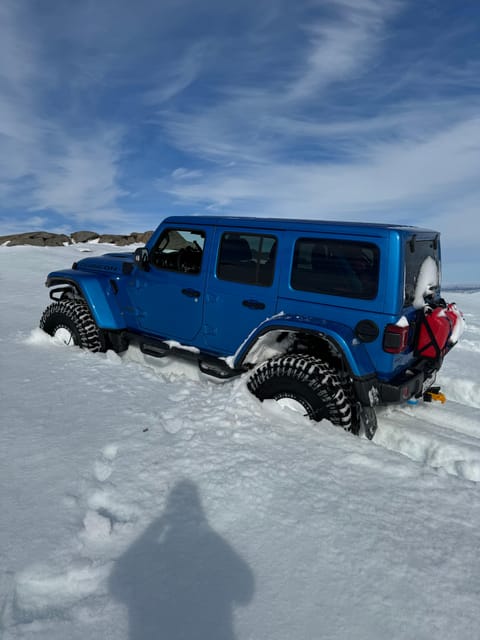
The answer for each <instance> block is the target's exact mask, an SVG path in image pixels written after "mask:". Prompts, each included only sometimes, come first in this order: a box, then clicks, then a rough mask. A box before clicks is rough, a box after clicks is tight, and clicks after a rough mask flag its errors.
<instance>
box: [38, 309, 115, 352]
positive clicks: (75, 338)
mask: <svg viewBox="0 0 480 640" xmlns="http://www.w3.org/2000/svg"><path fill="white" fill-rule="evenodd" d="M40 329H43V330H44V331H45V332H46V333H48V334H49V335H51V336H53V337H54V338H58V339H59V340H61V341H62V342H64V343H65V344H67V345H75V346H77V347H80V348H81V349H89V351H105V340H104V337H103V334H102V332H101V331H100V329H99V328H98V327H97V325H96V323H95V320H94V319H93V317H92V314H91V313H90V309H89V308H88V305H87V303H86V302H85V301H83V300H78V299H77V300H59V301H58V302H54V303H53V304H51V305H50V306H49V307H47V308H46V309H45V311H44V312H43V315H42V317H41V319H40Z"/></svg>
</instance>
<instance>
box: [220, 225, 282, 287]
mask: <svg viewBox="0 0 480 640" xmlns="http://www.w3.org/2000/svg"><path fill="white" fill-rule="evenodd" d="M276 250H277V240H276V238H274V237H272V236H263V235H254V234H250V233H231V232H228V233H224V234H223V236H222V239H221V242H220V251H219V255H218V262H217V276H218V278H220V280H229V281H230V282H241V283H244V284H255V285H260V286H263V287H269V286H270V285H271V284H272V282H273V273H274V266H275V257H276Z"/></svg>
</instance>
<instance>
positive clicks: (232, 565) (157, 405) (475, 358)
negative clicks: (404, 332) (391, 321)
mask: <svg viewBox="0 0 480 640" xmlns="http://www.w3.org/2000/svg"><path fill="white" fill-rule="evenodd" d="M90 247H91V249H92V252H93V253H95V254H101V253H103V252H105V251H108V250H109V248H108V247H105V246H102V245H90ZM80 250H81V249H79V248H78V247H75V246H70V247H54V248H43V247H4V248H0V300H1V303H2V309H3V312H2V314H1V316H0V343H1V344H0V346H1V360H0V372H1V378H0V394H1V396H0V402H1V404H0V406H1V430H0V487H1V489H0V492H1V493H0V496H1V497H0V509H1V511H0V514H1V519H0V597H1V599H0V616H1V617H0V635H1V637H2V639H4V640H19V639H35V640H37V639H38V640H46V639H48V640H65V639H66V638H68V639H72V640H80V639H82V640H84V639H85V638H88V639H89V640H97V639H98V640H100V639H102V640H103V639H109V638H115V640H122V639H128V640H139V639H142V640H147V639H150V638H168V639H169V640H177V639H179V638H184V639H187V638H188V639H189V640H193V639H194V638H201V639H202V640H206V639H207V638H208V639H210V640H224V639H227V638H228V639H229V640H232V639H235V640H257V639H258V640H263V639H266V638H275V639H276V640H292V639H295V640H312V639H315V638H328V639H329V640H330V639H331V640H345V639H349V638H356V639H357V640H377V639H378V640H384V638H386V637H389V638H392V639H395V640H403V639H405V640H411V639H412V638H415V639H416V640H427V639H428V640H431V639H432V638H435V639H436V640H447V639H448V640H451V639H452V638H464V637H465V638H475V637H477V636H478V628H479V624H480V607H479V606H478V601H479V593H480V577H479V576H480V556H479V554H478V549H479V545H480V498H479V491H478V489H479V485H478V484H477V483H479V482H480V375H479V372H480V320H479V317H480V293H470V294H467V293H459V292H456V293H455V298H456V300H455V301H456V302H457V304H458V307H459V308H460V309H461V310H462V311H463V312H464V314H465V318H466V321H467V326H466V329H465V333H464V336H463V338H462V340H461V341H460V342H459V343H458V345H456V346H455V348H454V349H453V350H452V351H451V353H450V354H448V356H447V358H446V361H445V365H444V368H443V369H442V371H441V372H440V375H439V377H438V380H437V382H438V383H439V384H441V385H442V391H443V392H444V393H446V395H447V398H448V401H447V403H446V404H445V405H441V404H439V403H432V404H427V403H419V404H418V405H416V406H410V405H404V406H401V407H388V408H382V409H380V410H379V412H378V415H379V429H378V432H377V434H376V436H375V439H374V440H373V441H372V442H369V441H367V440H365V439H359V438H355V437H354V436H351V435H350V434H347V433H345V432H343V431H341V430H339V429H338V428H335V427H333V426H332V425H330V424H324V423H322V424H320V425H315V424H313V423H311V422H309V421H308V420H306V419H305V418H303V417H302V416H300V415H299V414H298V413H297V412H295V411H292V410H289V407H288V406H286V407H284V408H283V409H282V408H281V407H279V406H278V405H277V404H276V403H264V404H263V405H262V404H260V403H259V402H258V401H257V400H256V399H255V398H253V397H252V396H250V395H249V393H248V391H247V389H246V385H245V380H244V379H235V380H233V381H230V382H228V383H224V384H221V385H219V384H216V383H214V382H210V381H208V380H207V379H206V378H205V376H202V375H200V374H199V372H198V370H197V369H196V368H195V367H194V366H193V365H190V364H187V363H185V362H178V361H174V360H172V359H170V358H168V357H167V358H162V359H158V360H155V359H153V358H151V357H149V356H145V355H143V354H142V353H141V352H140V351H139V350H138V349H130V350H129V351H128V352H127V353H126V354H125V355H123V356H122V357H120V356H118V355H117V354H115V353H112V352H108V353H106V354H92V353H89V352H84V351H81V350H79V349H77V348H71V347H66V346H64V345H62V344H61V343H60V342H59V341H55V340H53V339H52V338H50V337H48V336H46V335H45V334H44V333H43V332H41V331H40V330H39V329H38V328H37V326H38V320H39V318H40V315H41V313H42V311H43V309H44V307H45V306H46V305H47V304H48V302H49V300H48V294H47V291H46V289H45V287H44V286H43V283H44V280H45V276H46V274H47V273H48V272H49V271H50V270H52V269H56V268H60V267H63V266H68V265H70V264H71V263H72V262H73V261H74V260H75V258H77V257H78V251H80ZM443 295H444V297H445V298H447V299H449V298H450V296H449V295H448V292H443Z"/></svg>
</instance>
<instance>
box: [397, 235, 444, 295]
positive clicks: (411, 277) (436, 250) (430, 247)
mask: <svg viewBox="0 0 480 640" xmlns="http://www.w3.org/2000/svg"><path fill="white" fill-rule="evenodd" d="M429 258H431V259H432V260H433V261H434V263H435V265H436V272H437V273H436V288H437V290H438V289H439V287H440V243H439V240H438V238H432V239H431V240H416V239H415V237H413V238H412V239H411V240H410V241H408V242H407V243H406V247H405V305H406V306H409V305H411V304H413V303H414V300H415V295H416V294H418V293H419V292H418V287H422V285H423V283H422V282H420V280H419V276H420V273H421V269H422V265H424V264H425V262H426V261H428V259H429ZM432 284H433V283H432ZM420 293H422V292H420ZM432 293H433V291H432Z"/></svg>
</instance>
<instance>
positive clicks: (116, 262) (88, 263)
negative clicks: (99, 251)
mask: <svg viewBox="0 0 480 640" xmlns="http://www.w3.org/2000/svg"><path fill="white" fill-rule="evenodd" d="M126 262H128V263H132V264H133V262H134V259H133V252H131V251H129V252H122V253H105V254H104V255H102V256H93V257H90V258H83V259H82V260H78V261H77V262H76V268H77V269H81V270H82V271H103V272H104V273H114V274H116V275H121V274H122V273H123V265H124V264H125V263H126Z"/></svg>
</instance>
